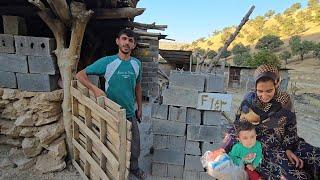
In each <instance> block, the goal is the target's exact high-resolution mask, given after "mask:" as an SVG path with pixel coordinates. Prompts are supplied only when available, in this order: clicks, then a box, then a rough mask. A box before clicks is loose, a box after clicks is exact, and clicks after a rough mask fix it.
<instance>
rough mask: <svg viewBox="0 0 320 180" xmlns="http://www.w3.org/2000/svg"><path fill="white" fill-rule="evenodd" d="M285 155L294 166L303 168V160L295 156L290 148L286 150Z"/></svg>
mask: <svg viewBox="0 0 320 180" xmlns="http://www.w3.org/2000/svg"><path fill="white" fill-rule="evenodd" d="M286 155H287V157H288V159H289V161H290V162H291V163H292V164H294V165H296V168H303V161H302V159H300V158H299V157H298V156H296V155H295V154H294V153H293V152H292V151H291V150H286Z"/></svg>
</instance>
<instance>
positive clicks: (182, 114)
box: [168, 106, 187, 123]
mask: <svg viewBox="0 0 320 180" xmlns="http://www.w3.org/2000/svg"><path fill="white" fill-rule="evenodd" d="M186 117H187V108H186V107H174V106H170V107H169V118H168V119H169V120H172V121H179V122H183V123H185V122H186Z"/></svg>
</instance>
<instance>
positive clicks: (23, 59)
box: [0, 53, 28, 73]
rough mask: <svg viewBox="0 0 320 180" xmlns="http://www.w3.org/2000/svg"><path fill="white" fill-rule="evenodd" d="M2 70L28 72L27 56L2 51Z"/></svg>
mask: <svg viewBox="0 0 320 180" xmlns="http://www.w3.org/2000/svg"><path fill="white" fill-rule="evenodd" d="M0 64H1V66H0V71H8V72H20V73H28V61H27V56H20V55H16V54H4V53H0Z"/></svg>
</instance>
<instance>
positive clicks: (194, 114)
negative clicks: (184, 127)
mask: <svg viewBox="0 0 320 180" xmlns="http://www.w3.org/2000/svg"><path fill="white" fill-rule="evenodd" d="M186 123H187V124H195V125H200V124H201V111H200V110H197V109H193V108H187V117H186Z"/></svg>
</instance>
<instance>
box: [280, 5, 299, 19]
mask: <svg viewBox="0 0 320 180" xmlns="http://www.w3.org/2000/svg"><path fill="white" fill-rule="evenodd" d="M300 8H301V4H300V3H294V4H292V5H291V7H289V8H288V9H286V10H285V11H284V12H283V13H284V14H285V15H287V16H290V15H292V14H293V13H294V12H296V11H297V10H299V9H300Z"/></svg>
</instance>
